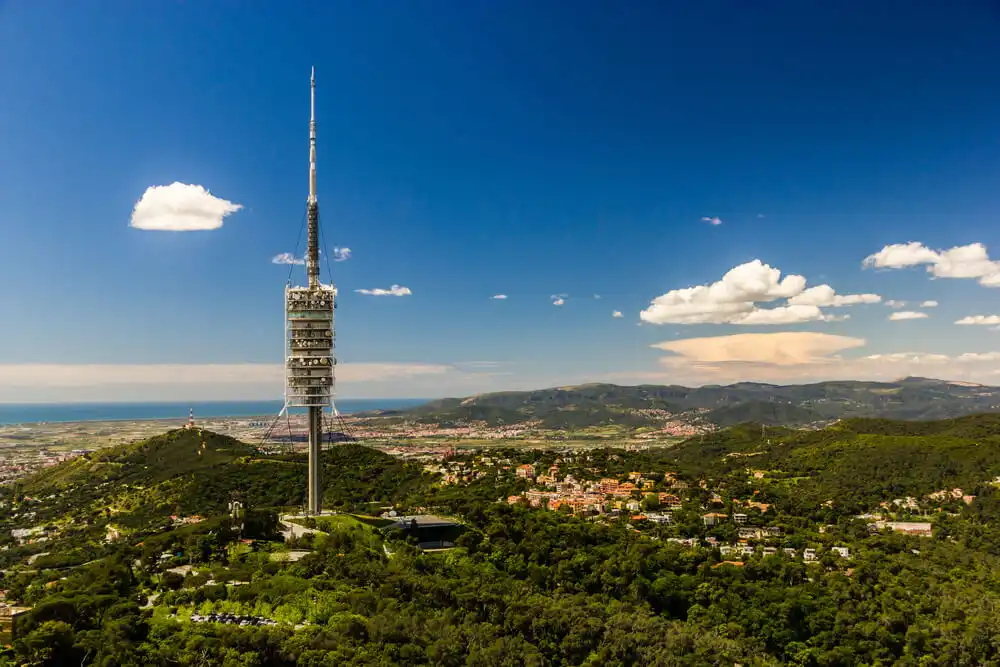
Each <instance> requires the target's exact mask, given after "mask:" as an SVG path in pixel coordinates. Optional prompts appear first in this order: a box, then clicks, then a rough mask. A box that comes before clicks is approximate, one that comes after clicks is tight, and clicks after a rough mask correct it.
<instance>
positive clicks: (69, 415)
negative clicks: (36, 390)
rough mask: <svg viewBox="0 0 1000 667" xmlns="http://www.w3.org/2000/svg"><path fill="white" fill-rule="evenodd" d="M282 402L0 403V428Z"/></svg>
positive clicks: (383, 401) (378, 405)
mask: <svg viewBox="0 0 1000 667" xmlns="http://www.w3.org/2000/svg"><path fill="white" fill-rule="evenodd" d="M428 400H430V399H426V398H345V399H340V400H338V401H337V409H338V410H340V412H341V414H347V413H351V412H362V411H365V410H391V409H397V408H408V407H413V406H415V405H420V404H421V403H426V402H427V401H428ZM281 406H282V402H281V401H212V402H194V403H20V404H19V403H0V424H29V423H38V422H78V421H133V420H144V419H187V417H188V411H189V410H190V409H192V408H194V417H195V420H196V421H197V420H198V419H199V418H209V417H256V416H267V415H276V414H278V411H279V410H281Z"/></svg>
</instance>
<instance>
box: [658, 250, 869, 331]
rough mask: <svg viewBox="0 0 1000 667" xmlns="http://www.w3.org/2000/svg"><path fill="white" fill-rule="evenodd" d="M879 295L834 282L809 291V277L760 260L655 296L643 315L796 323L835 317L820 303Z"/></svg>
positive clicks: (662, 319) (684, 320) (663, 319)
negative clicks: (844, 290) (849, 290)
mask: <svg viewBox="0 0 1000 667" xmlns="http://www.w3.org/2000/svg"><path fill="white" fill-rule="evenodd" d="M778 299H787V300H788V301H787V304H786V305H782V306H777V307H775V308H770V309H764V308H758V307H757V304H758V303H768V302H772V301H776V300H778ZM880 300H881V297H880V296H878V295H877V294H848V295H838V294H836V293H835V292H834V290H833V288H832V287H830V286H829V285H818V286H816V287H812V288H810V289H808V290H807V289H806V279H805V278H803V277H802V276H798V275H787V276H785V277H784V278H782V277H781V271H780V270H778V269H775V268H772V267H770V266H768V265H767V264H764V263H763V262H761V261H760V260H758V259H755V260H753V261H752V262H747V263H746V264H741V265H740V266H737V267H735V268H733V269H731V270H729V271H728V272H727V273H726V274H725V275H724V276H723V277H722V279H721V280H719V281H718V282H715V283H712V284H711V285H699V286H696V287H688V288H684V289H676V290H671V291H670V292H667V293H666V294H663V295H661V296H658V297H656V298H655V299H653V301H652V302H651V303H650V305H649V307H648V308H646V310H644V311H642V313H640V318H641V319H642V320H643V321H646V322H650V323H651V324H667V323H675V324H746V325H751V324H791V323H796V322H810V321H817V320H819V321H832V320H836V319H843V318H834V317H831V316H828V315H826V314H825V313H823V311H822V310H821V309H820V307H821V306H832V307H837V306H848V305H854V304H859V303H877V302H878V301H880Z"/></svg>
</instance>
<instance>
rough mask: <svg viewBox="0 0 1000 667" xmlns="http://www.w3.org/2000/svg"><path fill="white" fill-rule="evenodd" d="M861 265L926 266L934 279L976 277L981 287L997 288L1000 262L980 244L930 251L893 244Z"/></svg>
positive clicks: (912, 244) (914, 244) (915, 245)
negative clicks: (992, 258)
mask: <svg viewBox="0 0 1000 667" xmlns="http://www.w3.org/2000/svg"><path fill="white" fill-rule="evenodd" d="M863 265H864V266H869V267H874V268H878V269H902V268H906V267H909V266H921V265H926V266H927V272H928V273H930V274H931V275H932V276H934V277H935V278H976V279H978V280H979V284H980V285H983V286H984V287H1000V262H996V261H994V260H991V259H990V257H989V254H988V253H987V251H986V246H985V245H983V244H982V243H970V244H969V245H964V246H955V247H954V248H950V249H948V250H931V249H930V248H928V247H926V246H925V245H924V244H922V243H918V242H916V241H910V242H909V243H895V244H893V245H887V246H885V247H884V248H882V249H881V250H880V251H878V252H877V253H875V254H874V255H869V256H868V257H866V258H865V260H864V262H863Z"/></svg>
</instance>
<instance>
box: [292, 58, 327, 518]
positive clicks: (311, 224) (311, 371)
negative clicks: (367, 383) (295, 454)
mask: <svg viewBox="0 0 1000 667" xmlns="http://www.w3.org/2000/svg"><path fill="white" fill-rule="evenodd" d="M310 112H311V113H310V119H309V197H308V199H307V200H306V206H307V209H306V212H307V216H308V247H307V251H306V273H307V275H308V277H309V283H308V285H307V286H306V287H295V286H291V285H289V286H287V287H286V288H285V409H286V410H287V409H288V408H307V409H308V411H309V422H308V423H309V485H308V487H309V491H308V499H307V504H306V512H307V513H309V514H319V513H320V512H321V511H322V509H323V487H322V484H321V479H320V444H321V443H322V440H323V409H324V408H333V396H334V372H333V367H334V366H335V365H336V358H335V357H334V354H333V349H334V338H335V335H334V326H333V312H334V309H335V308H336V299H337V288H336V287H334V286H333V285H323V284H322V283H320V280H319V202H318V200H317V198H316V78H315V71H314V72H313V75H312V76H311V77H310Z"/></svg>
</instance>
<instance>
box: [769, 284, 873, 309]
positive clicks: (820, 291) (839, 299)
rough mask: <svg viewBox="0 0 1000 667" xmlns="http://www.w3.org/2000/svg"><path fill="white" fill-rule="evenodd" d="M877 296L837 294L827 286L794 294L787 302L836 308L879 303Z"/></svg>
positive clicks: (797, 304) (791, 304) (811, 288)
mask: <svg viewBox="0 0 1000 667" xmlns="http://www.w3.org/2000/svg"><path fill="white" fill-rule="evenodd" d="M881 300H882V297H880V296H879V295H878V294H837V293H836V292H834V291H833V288H832V287H830V286H829V285H816V286H815V287H810V288H809V289H807V290H804V291H803V292H802V293H801V294H796V295H795V296H793V297H792V298H790V299H789V300H788V304H789V305H790V306H819V307H821V308H824V307H832V308H837V307H840V306H854V305H857V304H860V303H879V302H880V301H881Z"/></svg>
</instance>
